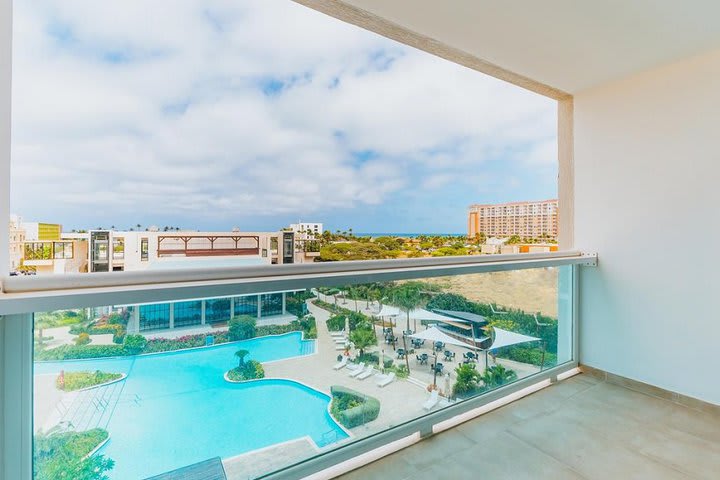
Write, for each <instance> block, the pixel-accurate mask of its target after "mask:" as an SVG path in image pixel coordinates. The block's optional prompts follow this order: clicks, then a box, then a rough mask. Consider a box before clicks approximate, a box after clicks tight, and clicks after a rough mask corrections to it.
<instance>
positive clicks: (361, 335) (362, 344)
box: [350, 328, 377, 356]
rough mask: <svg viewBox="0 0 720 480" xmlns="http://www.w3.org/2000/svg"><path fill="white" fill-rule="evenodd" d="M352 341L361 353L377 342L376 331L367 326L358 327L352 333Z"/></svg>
mask: <svg viewBox="0 0 720 480" xmlns="http://www.w3.org/2000/svg"><path fill="white" fill-rule="evenodd" d="M350 341H351V342H352V344H353V345H355V348H357V349H358V350H359V351H360V355H361V356H362V354H363V353H364V351H365V349H366V348H368V347H369V346H371V345H376V344H377V337H376V336H375V332H374V331H373V330H371V329H367V328H356V329H355V330H353V331H352V332H351V333H350Z"/></svg>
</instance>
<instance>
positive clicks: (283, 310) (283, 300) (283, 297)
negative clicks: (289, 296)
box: [282, 292, 286, 315]
mask: <svg viewBox="0 0 720 480" xmlns="http://www.w3.org/2000/svg"><path fill="white" fill-rule="evenodd" d="M285 295H286V294H285V292H283V293H282V303H283V309H282V313H283V315H285V312H286V310H285V299H286V297H285Z"/></svg>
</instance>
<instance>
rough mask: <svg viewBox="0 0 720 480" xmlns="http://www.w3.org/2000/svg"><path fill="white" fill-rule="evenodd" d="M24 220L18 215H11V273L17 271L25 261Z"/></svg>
mask: <svg viewBox="0 0 720 480" xmlns="http://www.w3.org/2000/svg"><path fill="white" fill-rule="evenodd" d="M21 223H22V219H21V218H20V217H18V216H17V215H10V222H9V223H8V232H9V235H8V239H9V247H10V248H9V252H10V271H11V272H14V271H16V270H17V269H18V268H19V267H20V266H21V265H22V260H23V242H25V229H24V228H23V227H22V224H21Z"/></svg>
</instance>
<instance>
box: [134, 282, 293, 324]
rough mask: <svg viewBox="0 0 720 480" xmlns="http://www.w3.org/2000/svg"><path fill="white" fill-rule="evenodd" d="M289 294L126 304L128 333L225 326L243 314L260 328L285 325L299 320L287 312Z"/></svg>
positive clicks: (278, 293) (279, 293)
mask: <svg viewBox="0 0 720 480" xmlns="http://www.w3.org/2000/svg"><path fill="white" fill-rule="evenodd" d="M288 293H289V292H275V293H264V294H260V295H242V296H236V297H219V298H204V299H197V300H184V301H182V302H172V303H149V304H142V305H126V306H124V307H121V309H127V310H128V312H129V313H130V316H129V320H128V324H127V331H128V333H145V332H152V331H158V330H169V329H176V328H190V327H202V326H204V325H207V326H208V327H209V326H211V325H213V324H215V325H217V324H224V323H226V322H227V321H228V320H229V319H231V318H233V317H235V316H239V315H249V316H251V317H254V318H255V319H256V320H257V325H283V324H287V323H290V321H292V320H295V319H297V316H296V315H292V314H289V313H288V312H287V307H286V300H287V295H288Z"/></svg>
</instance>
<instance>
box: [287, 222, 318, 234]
mask: <svg viewBox="0 0 720 480" xmlns="http://www.w3.org/2000/svg"><path fill="white" fill-rule="evenodd" d="M290 230H292V231H293V232H295V233H299V234H302V235H306V236H307V237H315V236H318V235H322V233H323V224H322V223H300V222H298V223H291V224H290Z"/></svg>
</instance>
